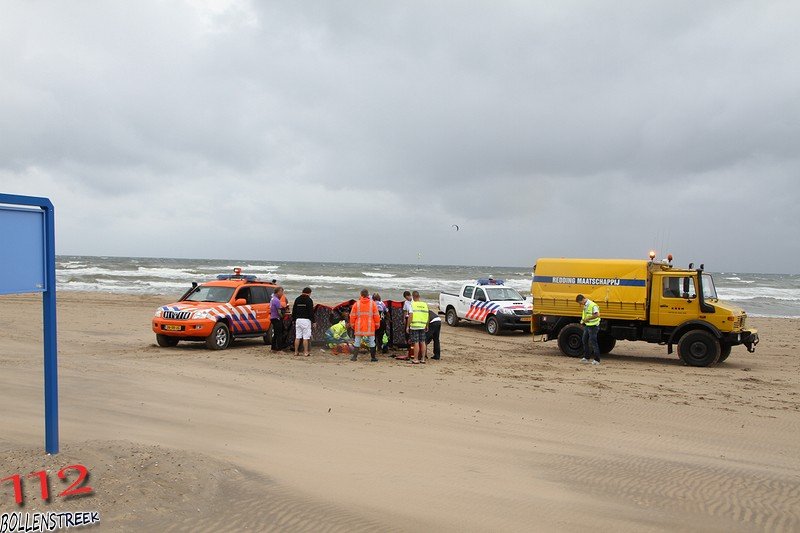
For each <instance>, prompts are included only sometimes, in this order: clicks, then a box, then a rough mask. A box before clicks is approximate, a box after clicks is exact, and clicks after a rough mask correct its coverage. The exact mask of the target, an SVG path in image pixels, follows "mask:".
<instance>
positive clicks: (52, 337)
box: [0, 193, 58, 454]
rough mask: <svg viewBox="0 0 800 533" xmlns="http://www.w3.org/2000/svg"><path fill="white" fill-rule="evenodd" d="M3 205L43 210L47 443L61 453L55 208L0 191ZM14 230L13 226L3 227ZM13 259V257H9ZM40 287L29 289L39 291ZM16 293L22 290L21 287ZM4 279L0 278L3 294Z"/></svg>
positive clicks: (47, 202)
mask: <svg viewBox="0 0 800 533" xmlns="http://www.w3.org/2000/svg"><path fill="white" fill-rule="evenodd" d="M3 205H7V206H9V205H10V206H21V207H29V208H30V207H34V208H36V207H38V208H40V209H41V210H42V211H43V212H44V219H43V225H44V228H43V232H44V251H43V252H44V253H43V257H44V265H43V266H42V268H43V271H44V283H43V285H44V287H42V288H43V289H44V290H43V291H42V314H43V317H42V319H43V320H42V325H43V328H42V329H43V330H44V331H43V336H44V443H45V451H46V452H47V453H49V454H56V453H58V344H57V342H56V340H57V339H56V246H55V209H54V208H53V204H52V203H51V202H50V200H49V199H47V198H39V197H35V196H20V195H16V194H2V193H0V209H2V208H3V207H2V206H3ZM3 231H13V228H3ZM8 259H9V260H11V261H13V259H14V258H13V257H12V258H8ZM42 288H39V287H37V288H36V289H32V290H31V291H30V292H38V291H39V290H41V289H42ZM13 292H20V291H19V290H18V289H16V290H14V291H13ZM5 293H6V292H4V291H3V280H1V279H0V294H5Z"/></svg>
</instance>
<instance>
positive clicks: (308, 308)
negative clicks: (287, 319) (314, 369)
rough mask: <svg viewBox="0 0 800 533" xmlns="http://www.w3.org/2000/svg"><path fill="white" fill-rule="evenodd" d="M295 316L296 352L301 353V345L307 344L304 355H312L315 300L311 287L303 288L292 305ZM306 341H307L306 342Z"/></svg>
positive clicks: (293, 316)
mask: <svg viewBox="0 0 800 533" xmlns="http://www.w3.org/2000/svg"><path fill="white" fill-rule="evenodd" d="M292 318H294V328H295V329H294V354H295V355H300V345H301V344H305V352H304V354H303V355H305V356H306V357H308V356H309V355H311V324H313V323H314V301H313V300H312V299H311V287H306V288H304V289H303V292H302V294H300V296H298V297H297V298H295V300H294V305H293V306H292ZM304 341H305V342H304Z"/></svg>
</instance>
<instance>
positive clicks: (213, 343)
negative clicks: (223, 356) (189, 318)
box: [206, 322, 231, 350]
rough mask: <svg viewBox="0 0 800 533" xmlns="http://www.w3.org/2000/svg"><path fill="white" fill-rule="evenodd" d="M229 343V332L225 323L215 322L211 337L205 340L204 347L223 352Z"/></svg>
mask: <svg viewBox="0 0 800 533" xmlns="http://www.w3.org/2000/svg"><path fill="white" fill-rule="evenodd" d="M230 343H231V332H230V330H229V329H228V326H227V325H226V324H225V322H217V324H216V325H215V326H214V329H212V330H211V335H209V336H208V337H207V338H206V346H208V347H209V348H211V349H212V350H224V349H225V348H227V347H228V345H230Z"/></svg>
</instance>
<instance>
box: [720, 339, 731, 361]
mask: <svg viewBox="0 0 800 533" xmlns="http://www.w3.org/2000/svg"><path fill="white" fill-rule="evenodd" d="M731 348H733V346H731V345H730V344H726V343H722V344H720V351H719V360H718V361H717V363H721V362H723V361H724V360H725V359H727V358H728V356H729V355H730V354H731Z"/></svg>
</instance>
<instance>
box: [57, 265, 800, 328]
mask: <svg viewBox="0 0 800 533" xmlns="http://www.w3.org/2000/svg"><path fill="white" fill-rule="evenodd" d="M234 267H240V268H241V269H242V273H244V274H253V275H256V276H258V277H259V278H260V279H264V280H267V281H271V280H273V279H275V280H277V281H278V283H279V284H280V285H282V286H283V287H285V288H286V292H287V296H288V297H289V298H293V297H294V296H296V295H298V294H300V291H301V290H302V289H303V287H306V286H309V287H311V288H312V290H313V292H312V295H311V296H312V297H313V298H314V299H315V300H316V301H318V302H327V303H335V302H341V301H344V300H349V299H351V298H357V297H358V293H359V292H360V291H361V289H362V288H366V289H368V290H369V291H370V293H373V292H378V293H380V295H381V297H382V298H383V299H384V300H400V299H402V293H403V291H404V290H418V291H420V294H421V296H422V298H423V299H425V300H428V301H436V300H437V299H438V296H439V292H441V291H445V292H455V291H457V290H458V289H459V288H460V287H461V285H462V284H464V283H473V282H475V280H476V279H477V278H486V277H489V276H493V277H494V278H496V279H503V280H505V283H506V285H508V286H510V287H513V288H515V289H517V290H518V291H520V292H521V293H522V294H523V295H528V294H530V288H531V269H530V267H507V266H505V267H501V266H458V265H423V264H409V265H397V264H373V263H304V262H287V261H256V260H248V259H224V260H218V259H173V258H144V257H90V256H59V257H58V258H57V263H56V277H57V282H58V289H59V290H78V291H104V292H112V293H123V294H159V295H163V296H164V298H165V300H171V299H172V300H174V299H175V298H177V297H179V296H180V295H181V294H183V293H184V292H185V291H186V289H188V288H189V287H190V286H191V283H192V281H196V282H198V283H200V282H203V281H208V280H210V279H214V278H215V277H216V275H217V274H223V273H224V274H232V273H233V269H234ZM711 274H712V275H713V276H714V282H715V284H716V287H717V293H718V294H719V297H720V298H721V299H723V300H727V301H730V302H731V303H734V304H736V305H739V306H741V307H742V308H744V309H745V311H747V312H748V314H750V315H752V316H780V317H800V275H788V274H747V273H742V272H737V273H733V272H721V273H716V274H715V273H711Z"/></svg>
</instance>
